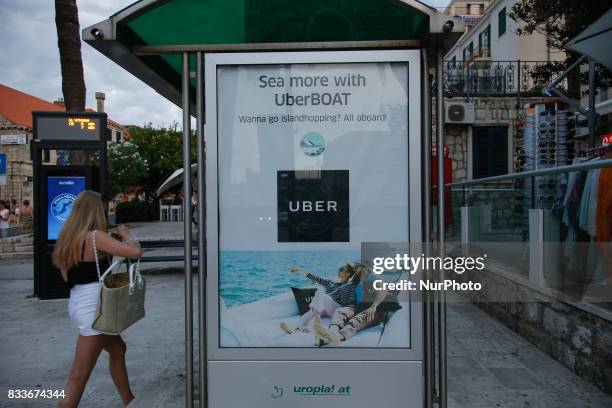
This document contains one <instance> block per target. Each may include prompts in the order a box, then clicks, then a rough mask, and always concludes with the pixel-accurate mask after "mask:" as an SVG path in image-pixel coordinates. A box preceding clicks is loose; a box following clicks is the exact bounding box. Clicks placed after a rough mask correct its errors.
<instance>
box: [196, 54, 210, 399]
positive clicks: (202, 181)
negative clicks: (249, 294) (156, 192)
mask: <svg viewBox="0 0 612 408" xmlns="http://www.w3.org/2000/svg"><path fill="white" fill-rule="evenodd" d="M196 61H197V62H196V77H197V88H196V111H197V112H196V138H197V149H198V151H197V159H198V160H197V162H198V164H197V166H198V171H197V173H198V203H197V205H198V339H199V345H200V349H199V360H200V371H199V376H200V378H199V388H200V408H205V407H206V406H207V405H208V387H207V379H208V378H207V371H208V356H207V354H206V352H207V349H206V348H207V344H206V322H207V320H206V217H205V214H206V207H205V205H206V201H205V200H204V194H206V177H205V174H204V169H205V167H206V152H205V151H204V149H205V145H204V89H203V88H204V86H203V85H204V84H203V83H202V75H203V70H202V63H203V61H202V53H201V52H198V53H196Z"/></svg>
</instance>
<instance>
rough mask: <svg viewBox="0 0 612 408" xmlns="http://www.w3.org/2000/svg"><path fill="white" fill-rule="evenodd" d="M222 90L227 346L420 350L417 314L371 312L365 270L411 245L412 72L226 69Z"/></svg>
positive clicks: (388, 66) (337, 67)
mask: <svg viewBox="0 0 612 408" xmlns="http://www.w3.org/2000/svg"><path fill="white" fill-rule="evenodd" d="M217 85H218V101H217V104H218V118H217V120H218V163H219V164H218V166H219V168H218V174H219V184H218V191H219V285H220V288H219V291H220V299H219V303H220V304H219V307H220V324H221V327H220V347H223V348H228V347H229V348H231V347H249V348H253V347H351V348H357V347H365V348H367V347H383V348H408V347H410V317H409V316H410V310H409V309H410V308H409V306H406V305H400V304H396V305H395V306H394V307H386V308H383V307H377V308H376V310H372V309H370V308H371V306H372V303H371V301H370V302H368V301H366V299H365V298H364V296H363V292H364V289H363V288H364V286H367V282H369V281H371V280H373V278H374V275H373V274H372V273H371V271H370V270H369V269H368V268H367V267H366V266H364V265H363V264H362V262H361V260H360V248H361V243H362V242H407V241H409V236H408V231H409V219H408V213H409V211H408V204H409V196H408V190H409V184H408V159H407V158H408V150H409V146H408V97H407V95H408V86H409V81H408V65H407V64H406V63H339V64H283V65H246V66H222V67H219V68H218V71H217ZM416 103H418V102H416ZM377 278H380V277H379V276H378V277H377ZM368 299H369V300H371V299H370V298H368ZM386 303H387V304H389V303H392V302H388V301H386Z"/></svg>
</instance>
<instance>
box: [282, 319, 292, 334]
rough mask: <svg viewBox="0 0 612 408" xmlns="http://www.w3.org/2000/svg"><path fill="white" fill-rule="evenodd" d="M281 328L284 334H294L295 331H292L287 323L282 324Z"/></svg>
mask: <svg viewBox="0 0 612 408" xmlns="http://www.w3.org/2000/svg"><path fill="white" fill-rule="evenodd" d="M280 328H281V330H282V331H284V332H285V333H287V334H291V333H293V330H291V329H290V328H289V326H287V323H285V322H281V324H280Z"/></svg>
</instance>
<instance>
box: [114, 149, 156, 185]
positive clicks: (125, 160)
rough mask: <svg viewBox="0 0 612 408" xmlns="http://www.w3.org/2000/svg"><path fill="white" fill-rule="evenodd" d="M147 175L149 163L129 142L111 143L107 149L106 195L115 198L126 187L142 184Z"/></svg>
mask: <svg viewBox="0 0 612 408" xmlns="http://www.w3.org/2000/svg"><path fill="white" fill-rule="evenodd" d="M148 174H149V162H148V161H147V159H145V158H144V157H143V156H142V155H141V154H140V152H139V148H138V146H136V145H135V144H134V143H132V142H130V141H126V142H124V143H111V145H110V146H109V148H108V194H109V195H110V196H115V195H117V194H119V193H121V192H122V191H125V190H126V189H127V188H128V187H130V186H133V185H138V184H142V183H143V182H144V181H145V180H146V178H147V176H148Z"/></svg>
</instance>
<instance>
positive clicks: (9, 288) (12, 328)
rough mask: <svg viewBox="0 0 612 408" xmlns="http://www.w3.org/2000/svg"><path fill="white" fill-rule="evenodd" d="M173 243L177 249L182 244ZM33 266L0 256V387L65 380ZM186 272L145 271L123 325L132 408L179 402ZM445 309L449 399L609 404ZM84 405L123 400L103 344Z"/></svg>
mask: <svg viewBox="0 0 612 408" xmlns="http://www.w3.org/2000/svg"><path fill="white" fill-rule="evenodd" d="M159 224H162V223H154V224H153V225H135V226H134V228H133V231H134V235H135V236H137V237H139V238H145V237H146V238H150V237H165V238H166V239H180V238H181V235H182V230H180V228H181V224H178V227H179V228H178V230H179V231H178V232H177V228H176V227H177V225H174V226H171V225H159ZM163 224H168V223H163ZM173 251H178V253H179V254H180V249H178V250H173ZM178 264H179V265H180V263H178ZM162 266H163V265H162ZM32 274H33V272H32V264H31V262H28V261H21V262H17V261H0V391H2V394H4V393H5V390H6V389H8V388H22V389H28V388H37V387H39V388H45V389H49V388H51V389H62V388H63V386H64V383H65V381H66V377H67V374H68V370H69V368H70V364H71V361H72V358H73V352H74V344H75V341H76V334H77V332H76V330H75V329H74V328H73V326H72V324H71V322H70V320H69V318H68V313H67V303H68V302H67V300H52V301H39V300H37V299H34V298H29V297H28V296H29V295H31V293H32ZM183 282H184V279H183V276H182V275H180V274H150V275H148V276H147V285H148V289H147V300H146V309H147V317H146V318H145V319H143V320H142V321H140V322H138V323H137V324H135V325H134V326H133V327H131V328H130V329H128V330H127V331H126V333H125V336H124V337H125V340H126V343H127V345H128V353H127V364H128V370H129V373H130V379H131V382H132V385H133V389H134V393H135V395H136V396H137V398H138V399H139V402H138V404H136V407H135V408H138V407H151V408H154V407H159V408H173V407H182V406H184V375H183V367H184V331H183V330H184V323H183V322H184V320H183V319H184V301H183V299H184V289H183ZM195 287H196V282H195V279H194V288H195ZM196 310H197V309H196ZM447 319H448V337H449V339H448V351H449V355H448V366H449V367H448V368H449V373H448V379H449V383H448V389H449V407H450V408H496V407H500V408H519V407H520V408H524V407H530V408H531V407H536V408H587V407H588V408H609V407H612V397H611V396H609V395H606V394H604V393H602V392H601V391H599V390H598V389H596V388H595V387H593V386H591V385H590V384H588V383H586V382H585V381H583V380H582V379H580V378H579V377H577V376H576V375H575V374H573V373H572V372H571V371H569V370H568V369H566V368H565V367H563V366H562V365H561V364H559V363H557V362H556V361H554V360H553V359H552V358H550V357H548V356H547V355H546V354H544V353H543V352H541V351H539V350H538V349H537V348H536V347H535V346H534V345H533V344H531V343H529V342H528V341H526V340H524V339H523V338H522V337H520V336H518V335H517V334H515V333H514V332H513V331H511V330H509V329H508V328H506V327H505V326H503V325H502V324H500V323H498V322H497V321H496V320H495V319H493V318H491V317H490V316H488V315H487V314H486V313H484V312H483V311H482V310H481V309H479V308H477V307H476V306H474V305H472V304H469V303H449V304H448V316H447ZM195 330H197V328H195ZM196 332H197V331H196ZM196 355H197V349H196ZM56 405H57V404H56V403H55V402H53V401H43V400H39V401H35V402H19V403H14V402H8V401H7V400H6V399H5V398H4V395H2V396H0V407H27V408H29V407H32V408H33V407H54V406H56ZM81 406H83V407H94V408H98V407H107V408H111V407H120V406H121V403H120V400H119V397H118V396H117V394H116V391H115V389H114V386H113V384H112V381H111V379H110V376H109V375H108V362H107V358H106V356H105V354H102V356H101V358H100V360H99V362H98V365H97V367H96V368H95V370H94V372H93V373H92V376H91V379H90V381H89V384H88V385H87V389H86V392H85V396H84V399H83V402H82V404H81ZM214 408H217V407H214ZM222 408H226V407H222ZM228 408H229V407H228Z"/></svg>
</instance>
